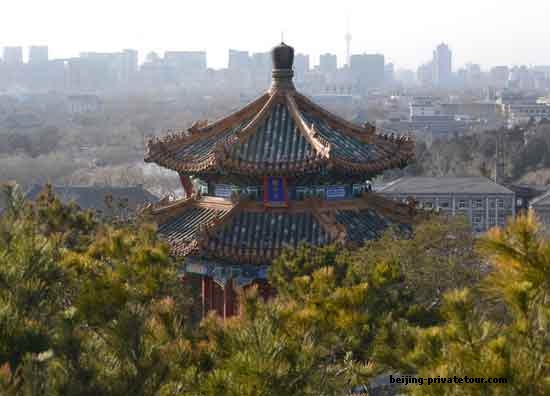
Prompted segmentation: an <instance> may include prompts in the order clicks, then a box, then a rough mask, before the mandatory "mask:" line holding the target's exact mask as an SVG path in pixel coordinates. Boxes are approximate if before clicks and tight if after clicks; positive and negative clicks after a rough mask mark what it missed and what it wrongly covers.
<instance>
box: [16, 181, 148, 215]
mask: <svg viewBox="0 0 550 396" xmlns="http://www.w3.org/2000/svg"><path fill="white" fill-rule="evenodd" d="M52 188H53V193H54V194H55V196H56V197H57V198H58V199H59V200H61V202H64V203H70V202H74V203H76V204H77V205H78V206H79V207H80V208H81V209H91V210H95V211H100V212H102V213H104V214H108V213H110V212H111V211H113V209H116V208H117V207H120V206H123V207H124V208H126V209H129V210H131V211H135V210H136V209H138V208H139V207H141V206H144V205H146V204H147V203H155V202H157V201H158V197H156V196H155V195H153V194H151V193H150V192H149V191H147V190H146V189H144V188H143V186H141V185H137V186H129V187H112V186H59V185H57V186H52ZM43 190H44V187H43V186H41V185H34V186H33V187H31V189H30V190H29V191H28V193H27V195H26V198H27V199H30V200H36V199H37V198H38V197H39V195H40V193H41V192H42V191H43ZM109 198H112V207H111V208H110V207H109V206H108V203H107V201H108V200H109Z"/></svg>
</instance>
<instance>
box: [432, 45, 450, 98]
mask: <svg viewBox="0 0 550 396" xmlns="http://www.w3.org/2000/svg"><path fill="white" fill-rule="evenodd" d="M452 58H453V53H452V52H451V50H450V49H449V47H448V46H447V44H444V43H442V44H439V45H438V46H437V48H436V49H435V51H434V53H433V67H434V82H435V84H436V85H437V86H439V87H446V86H449V84H450V83H451V81H452V75H453V74H452V73H453V67H452Z"/></svg>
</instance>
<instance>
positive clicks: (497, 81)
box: [490, 66, 510, 88]
mask: <svg viewBox="0 0 550 396" xmlns="http://www.w3.org/2000/svg"><path fill="white" fill-rule="evenodd" d="M490 76H491V84H493V85H494V86H495V87H497V88H505V87H506V86H507V84H508V78H509V77H510V69H509V68H508V66H495V67H493V68H492V69H491V72H490Z"/></svg>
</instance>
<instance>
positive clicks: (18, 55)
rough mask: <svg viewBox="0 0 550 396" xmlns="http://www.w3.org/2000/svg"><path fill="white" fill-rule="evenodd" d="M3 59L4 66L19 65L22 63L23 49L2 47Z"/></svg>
mask: <svg viewBox="0 0 550 396" xmlns="http://www.w3.org/2000/svg"><path fill="white" fill-rule="evenodd" d="M3 58H4V63H5V64H6V65H11V66H14V65H20V64H22V63H23V49H22V48H21V47H4V57H3Z"/></svg>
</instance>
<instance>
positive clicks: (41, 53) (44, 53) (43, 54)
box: [29, 45, 49, 63]
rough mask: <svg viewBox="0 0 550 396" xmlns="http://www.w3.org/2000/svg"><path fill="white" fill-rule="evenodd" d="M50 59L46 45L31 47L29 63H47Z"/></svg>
mask: <svg viewBox="0 0 550 396" xmlns="http://www.w3.org/2000/svg"><path fill="white" fill-rule="evenodd" d="M48 59H49V58H48V47H47V46H46V45H33V46H31V47H29V63H46V62H47V61H48Z"/></svg>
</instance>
